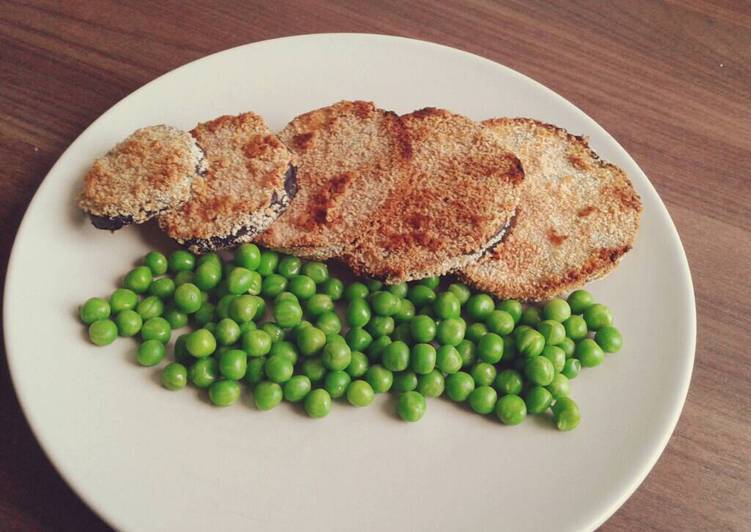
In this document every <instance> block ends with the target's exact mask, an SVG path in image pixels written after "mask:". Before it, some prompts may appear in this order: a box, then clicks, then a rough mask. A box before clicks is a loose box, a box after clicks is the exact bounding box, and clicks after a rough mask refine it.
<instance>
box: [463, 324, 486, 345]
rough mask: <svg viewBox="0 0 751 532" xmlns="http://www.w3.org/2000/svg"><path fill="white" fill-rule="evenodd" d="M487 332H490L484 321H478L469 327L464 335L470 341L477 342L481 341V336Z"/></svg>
mask: <svg viewBox="0 0 751 532" xmlns="http://www.w3.org/2000/svg"><path fill="white" fill-rule="evenodd" d="M486 334H488V328H487V327H486V326H485V324H484V323H479V322H478V323H473V324H472V325H470V326H469V327H467V332H466V333H465V334H464V337H465V338H466V339H467V340H469V341H470V342H474V343H477V342H479V341H480V338H482V337H483V336H485V335H486Z"/></svg>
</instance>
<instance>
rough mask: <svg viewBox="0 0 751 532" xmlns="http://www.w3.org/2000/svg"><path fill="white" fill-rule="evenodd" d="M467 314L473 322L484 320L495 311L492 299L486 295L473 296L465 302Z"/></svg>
mask: <svg viewBox="0 0 751 532" xmlns="http://www.w3.org/2000/svg"><path fill="white" fill-rule="evenodd" d="M466 306H467V314H468V315H469V317H470V318H472V319H474V320H480V321H482V320H484V319H485V318H487V317H488V316H490V313H491V312H493V311H494V310H495V303H494V302H493V298H492V297H490V296H489V295H488V294H475V295H473V296H472V297H470V298H469V299H468V300H467V305H466Z"/></svg>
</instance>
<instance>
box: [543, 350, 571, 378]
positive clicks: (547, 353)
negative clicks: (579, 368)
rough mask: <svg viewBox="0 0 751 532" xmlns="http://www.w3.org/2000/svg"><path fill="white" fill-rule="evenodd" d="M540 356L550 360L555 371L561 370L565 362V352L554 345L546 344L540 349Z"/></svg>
mask: <svg viewBox="0 0 751 532" xmlns="http://www.w3.org/2000/svg"><path fill="white" fill-rule="evenodd" d="M542 356H544V357H545V358H547V359H548V360H550V362H551V363H552V364H553V369H554V370H555V372H556V373H560V372H561V371H563V366H564V365H565V364H566V353H564V351H563V349H561V348H560V347H556V346H554V345H547V346H545V349H543V350H542Z"/></svg>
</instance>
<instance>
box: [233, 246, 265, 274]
mask: <svg viewBox="0 0 751 532" xmlns="http://www.w3.org/2000/svg"><path fill="white" fill-rule="evenodd" d="M235 264H237V265H238V266H242V267H243V268H245V269H248V270H251V271H255V270H257V269H258V266H260V265H261V250H260V249H258V246H256V245H255V244H243V245H241V246H240V247H238V248H237V249H236V250H235Z"/></svg>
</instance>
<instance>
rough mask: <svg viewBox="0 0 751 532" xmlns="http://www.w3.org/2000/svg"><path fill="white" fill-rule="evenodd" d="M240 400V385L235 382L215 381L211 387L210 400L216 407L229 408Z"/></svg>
mask: <svg viewBox="0 0 751 532" xmlns="http://www.w3.org/2000/svg"><path fill="white" fill-rule="evenodd" d="M239 398H240V384H239V383H238V382H237V381H234V380H223V381H215V382H214V383H212V384H211V385H210V386H209V399H211V402H212V403H213V404H214V405H216V406H229V405H232V404H234V403H236V402H237V400H238V399H239Z"/></svg>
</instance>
